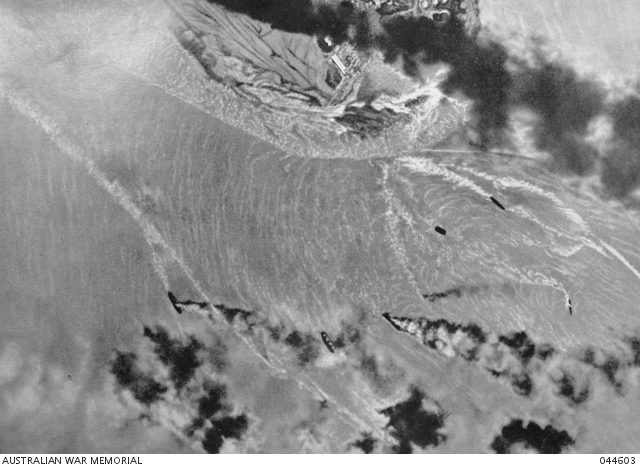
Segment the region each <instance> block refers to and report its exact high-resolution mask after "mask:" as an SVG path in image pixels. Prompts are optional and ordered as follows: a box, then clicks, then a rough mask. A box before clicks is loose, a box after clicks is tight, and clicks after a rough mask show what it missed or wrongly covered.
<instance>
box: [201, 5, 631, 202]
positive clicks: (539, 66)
mask: <svg viewBox="0 0 640 468" xmlns="http://www.w3.org/2000/svg"><path fill="white" fill-rule="evenodd" d="M209 1H210V3H214V4H217V5H220V6H223V7H225V8H226V9H228V10H230V11H233V12H237V13H242V14H246V15H248V16H250V17H251V18H253V19H255V20H258V21H262V22H265V23H268V24H270V25H271V26H272V27H273V28H275V29H280V30H282V31H286V32H291V33H302V34H306V35H315V36H318V37H325V36H330V37H331V39H332V41H333V42H334V43H336V44H340V43H343V42H345V41H349V42H350V43H351V44H352V45H354V46H355V47H356V48H358V49H361V50H371V49H377V50H380V51H381V52H382V53H383V55H384V57H385V59H386V60H387V61H388V62H395V61H396V60H398V59H402V63H403V67H404V71H405V73H407V74H408V75H413V76H417V75H418V73H419V66H420V64H435V63H444V64H447V65H448V66H449V70H450V71H449V73H448V76H447V78H446V79H445V81H444V82H443V83H442V85H441V88H442V91H443V92H445V93H446V94H455V93H459V94H462V95H464V96H466V97H467V98H469V99H470V100H471V101H472V103H473V108H472V109H473V117H474V126H475V130H476V132H477V134H478V144H479V145H480V147H481V148H484V149H488V148H491V147H492V146H495V145H498V144H500V143H502V142H503V141H504V136H505V131H506V130H508V128H507V127H508V124H509V116H510V113H511V112H512V111H514V110H517V109H524V110H527V111H529V112H531V113H532V114H533V115H534V116H535V118H536V124H535V127H534V130H533V135H532V136H533V140H534V143H535V145H536V147H537V148H538V149H539V150H540V151H544V152H546V153H548V154H549V155H550V156H551V157H552V158H553V162H554V167H555V168H556V169H558V170H560V171H562V172H564V173H568V174H577V175H587V174H589V173H592V172H593V171H594V170H595V168H596V167H600V168H601V169H600V170H601V172H600V178H601V181H602V183H603V186H604V188H605V190H606V191H607V193H608V194H609V195H610V196H614V197H620V198H622V197H625V196H626V195H628V194H629V193H630V192H631V191H633V190H634V189H635V188H637V187H638V186H639V185H640V136H639V135H640V99H638V98H636V97H632V98H627V99H626V100H624V101H621V102H618V103H614V104H609V103H607V102H606V99H605V97H606V93H605V91H604V90H603V89H602V88H601V86H600V85H599V84H597V83H596V82H595V81H592V80H588V79H583V78H580V77H579V76H578V74H577V73H576V72H575V71H574V70H573V69H572V68H571V67H569V66H567V65H565V64H562V63H556V62H552V61H549V60H546V59H545V58H543V57H541V54H537V55H538V59H537V62H536V63H535V64H533V65H532V64H528V63H524V62H523V61H522V60H519V59H518V58H517V57H513V56H512V55H511V54H510V53H509V52H508V51H507V49H506V48H505V47H504V46H503V45H502V44H500V43H498V42H496V41H492V40H479V39H477V38H476V37H472V36H470V35H468V34H467V32H466V30H465V28H464V25H463V24H462V23H461V22H460V21H459V20H458V18H456V17H452V18H451V19H450V20H449V21H448V22H447V23H445V24H441V23H436V22H434V21H432V20H431V19H429V18H427V17H413V16H395V17H388V18H383V19H382V21H381V28H378V29H376V31H378V32H375V33H373V32H372V31H373V28H372V27H371V24H370V23H369V21H370V19H369V16H368V14H367V13H366V12H364V11H359V10H358V9H356V8H355V6H354V5H353V4H352V3H350V2H349V1H342V2H340V3H338V4H336V5H333V4H331V5H330V4H327V3H322V4H320V5H317V6H315V5H314V4H313V3H312V1H311V0H209ZM602 115H604V116H608V117H609V118H610V119H611V120H612V121H613V125H612V127H613V135H612V138H611V143H610V145H609V148H608V150H607V151H606V153H605V154H600V153H598V151H597V150H596V148H594V147H593V145H592V144H590V143H589V142H588V140H587V136H588V135H587V133H588V129H589V124H590V122H592V120H593V119H594V118H595V117H598V116H602ZM599 159H600V160H601V164H600V165H599V166H597V161H598V160H599Z"/></svg>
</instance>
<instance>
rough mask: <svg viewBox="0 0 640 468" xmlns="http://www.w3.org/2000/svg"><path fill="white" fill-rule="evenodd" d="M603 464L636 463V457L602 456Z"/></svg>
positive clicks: (601, 462) (601, 461)
mask: <svg viewBox="0 0 640 468" xmlns="http://www.w3.org/2000/svg"><path fill="white" fill-rule="evenodd" d="M600 464H601V465H635V464H636V457H600Z"/></svg>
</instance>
